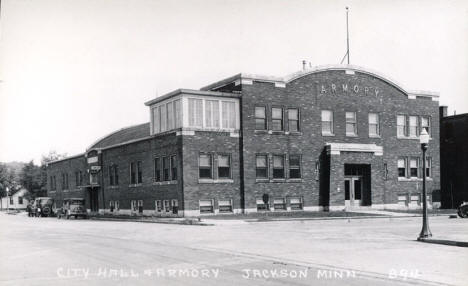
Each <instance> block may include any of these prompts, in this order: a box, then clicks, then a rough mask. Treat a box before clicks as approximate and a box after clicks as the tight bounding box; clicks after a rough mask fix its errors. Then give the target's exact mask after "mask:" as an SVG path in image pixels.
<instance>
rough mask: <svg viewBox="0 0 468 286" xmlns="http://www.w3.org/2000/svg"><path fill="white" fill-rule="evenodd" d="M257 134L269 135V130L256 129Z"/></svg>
mask: <svg viewBox="0 0 468 286" xmlns="http://www.w3.org/2000/svg"><path fill="white" fill-rule="evenodd" d="M254 133H255V134H268V130H266V129H265V130H262V129H255V130H254Z"/></svg>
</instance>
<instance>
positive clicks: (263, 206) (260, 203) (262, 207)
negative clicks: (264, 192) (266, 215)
mask: <svg viewBox="0 0 468 286" xmlns="http://www.w3.org/2000/svg"><path fill="white" fill-rule="evenodd" d="M267 210H269V208H268V204H265V202H264V201H263V199H257V211H267Z"/></svg>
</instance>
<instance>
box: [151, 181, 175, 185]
mask: <svg viewBox="0 0 468 286" xmlns="http://www.w3.org/2000/svg"><path fill="white" fill-rule="evenodd" d="M177 182H178V181H177V180H171V181H161V182H153V185H154V186H163V185H176V184H177Z"/></svg>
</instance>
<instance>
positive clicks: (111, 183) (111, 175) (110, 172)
mask: <svg viewBox="0 0 468 286" xmlns="http://www.w3.org/2000/svg"><path fill="white" fill-rule="evenodd" d="M108 170H109V185H110V186H113V185H114V168H113V167H112V166H109V168H108Z"/></svg>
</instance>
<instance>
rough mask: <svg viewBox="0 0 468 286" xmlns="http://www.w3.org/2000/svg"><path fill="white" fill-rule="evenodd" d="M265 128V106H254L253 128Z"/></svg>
mask: <svg viewBox="0 0 468 286" xmlns="http://www.w3.org/2000/svg"><path fill="white" fill-rule="evenodd" d="M266 129H267V120H266V107H265V106H255V130H266Z"/></svg>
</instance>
